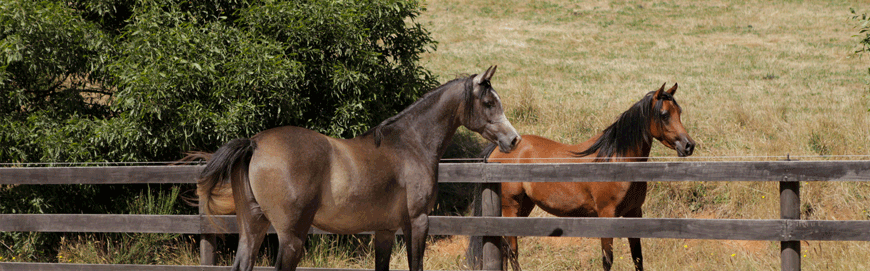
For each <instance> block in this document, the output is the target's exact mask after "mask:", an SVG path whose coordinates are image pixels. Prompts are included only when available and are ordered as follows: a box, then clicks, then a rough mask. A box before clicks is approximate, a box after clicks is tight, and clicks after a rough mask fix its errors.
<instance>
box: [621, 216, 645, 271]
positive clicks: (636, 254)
mask: <svg viewBox="0 0 870 271" xmlns="http://www.w3.org/2000/svg"><path fill="white" fill-rule="evenodd" d="M625 217H638V218H639V217H643V209H641V208H635V209H634V210H631V211H628V213H627V214H626V215H625ZM628 246H629V247H630V248H631V259H632V261H633V262H634V270H638V271H642V270H643V253H642V250H641V246H640V238H628Z"/></svg>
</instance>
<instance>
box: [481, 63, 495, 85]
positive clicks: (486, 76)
mask: <svg viewBox="0 0 870 271" xmlns="http://www.w3.org/2000/svg"><path fill="white" fill-rule="evenodd" d="M496 69H498V65H492V66H489V69H486V72H485V73H484V75H483V80H486V81H489V79H491V78H492V75H494V74H495V70H496Z"/></svg>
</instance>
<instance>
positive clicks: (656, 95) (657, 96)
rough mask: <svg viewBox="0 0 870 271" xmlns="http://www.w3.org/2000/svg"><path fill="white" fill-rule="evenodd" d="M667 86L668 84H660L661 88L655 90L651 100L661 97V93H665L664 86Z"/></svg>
mask: <svg viewBox="0 0 870 271" xmlns="http://www.w3.org/2000/svg"><path fill="white" fill-rule="evenodd" d="M667 84H668V82H665V83H664V84H662V87H660V88H659V90H656V93H655V94H653V98H655V99H658V98H659V97H661V95H662V92H664V91H665V85H667Z"/></svg>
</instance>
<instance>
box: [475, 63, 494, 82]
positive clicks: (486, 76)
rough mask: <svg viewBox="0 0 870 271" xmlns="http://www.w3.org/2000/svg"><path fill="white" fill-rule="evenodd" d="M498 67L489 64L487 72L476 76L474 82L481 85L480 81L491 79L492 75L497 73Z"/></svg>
mask: <svg viewBox="0 0 870 271" xmlns="http://www.w3.org/2000/svg"><path fill="white" fill-rule="evenodd" d="M496 68H498V66H489V68H488V69H486V71H485V72H483V73H481V74H478V75H477V76H475V77H474V84H475V85H480V83H483V82H485V81H489V79H490V78H492V75H493V74H495V69H496Z"/></svg>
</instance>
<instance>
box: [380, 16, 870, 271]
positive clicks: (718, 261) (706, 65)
mask: <svg viewBox="0 0 870 271" xmlns="http://www.w3.org/2000/svg"><path fill="white" fill-rule="evenodd" d="M426 7H427V9H428V10H427V11H426V12H425V13H424V14H423V15H422V16H421V18H420V21H422V22H424V25H425V27H427V29H429V30H430V31H432V33H433V36H434V37H435V39H436V40H438V41H439V45H438V50H437V51H435V52H433V53H430V54H428V55H426V56H425V57H424V65H425V66H426V67H427V68H428V69H430V70H432V71H433V72H435V73H436V74H437V75H439V76H440V78H439V81H445V80H447V79H451V78H454V77H455V76H456V75H457V74H460V73H463V72H468V71H473V70H475V68H476V67H484V66H487V65H490V64H498V65H499V74H498V75H496V76H495V78H494V79H493V80H494V81H493V82H495V83H494V85H495V88H496V89H497V90H498V91H499V93H500V94H501V95H502V97H503V102H504V104H505V108H506V114H507V116H508V117H509V118H510V119H511V121H512V123H513V125H514V126H515V127H516V128H517V130H518V131H519V132H520V134H536V135H541V136H545V137H548V138H551V139H554V140H557V141H561V142H564V143H571V144H577V143H580V142H582V141H584V140H586V139H587V138H589V137H591V136H593V135H594V134H596V133H598V132H600V131H601V130H603V129H604V128H605V127H606V126H607V125H609V124H610V123H611V122H613V120H614V119H615V118H616V117H617V116H618V114H619V113H621V112H622V111H624V110H626V109H627V108H628V106H630V105H631V104H632V103H633V102H635V101H636V99H637V97H639V96H640V95H642V94H643V93H646V92H647V91H651V90H655V89H656V88H657V87H658V86H661V84H662V83H664V82H668V83H669V84H672V83H674V82H677V83H679V84H680V90H679V93H678V94H677V97H678V98H679V101H680V105H681V106H682V107H683V110H684V113H683V116H682V121H683V124H684V125H685V126H686V128H687V129H688V131H689V133H690V134H691V136H692V137H693V138H694V139H695V141H697V143H698V146H697V148H696V151H695V154H694V156H692V157H691V158H689V159H690V160H693V161H696V160H703V161H723V160H724V161H735V160H736V161H745V160H776V159H783V158H785V156H786V155H787V154H789V155H791V156H793V157H794V156H800V157H799V158H798V159H801V160H817V159H842V158H832V157H820V155H867V154H868V153H870V114H868V111H867V109H868V108H870V98H868V87H867V81H868V76H867V68H868V66H870V61H868V60H867V57H868V56H860V55H856V54H854V53H853V52H854V51H855V50H856V49H858V48H859V47H858V45H857V40H858V39H857V38H855V37H853V35H856V34H857V30H856V28H855V25H856V22H855V21H853V20H851V16H852V14H851V13H850V12H849V8H850V7H852V8H855V9H856V10H857V12H859V13H861V12H867V10H865V9H866V7H862V6H855V5H854V2H845V1H835V2H830V1H701V2H698V1H471V2H469V1H427V2H426ZM481 49H484V51H487V52H488V53H487V54H481V53H479V50H481ZM460 60H463V61H460ZM469 60H471V61H469ZM462 63H465V64H462ZM475 63H477V64H475ZM466 65H467V66H466ZM651 156H653V157H675V156H676V154H675V152H674V151H672V150H670V149H667V148H665V147H664V146H662V145H661V144H660V143H655V144H653V150H652V154H651ZM774 156H776V157H774ZM851 159H866V157H861V158H855V157H853V158H851ZM669 160H677V159H675V158H659V159H653V160H652V161H669ZM867 195H870V185H868V184H865V183H850V182H843V183H812V182H810V183H805V184H802V188H801V199H802V202H803V206H802V208H801V209H802V210H801V211H802V218H803V219H822V220H824V219H843V220H866V219H868V218H870V214H868V210H870V207H867V206H870V204H868V203H870V200H868V199H867ZM778 200H779V197H778V188H777V185H776V184H775V183H724V182H722V183H717V182H708V183H702V182H694V183H692V182H674V183H651V184H650V188H649V192H648V197H647V201H646V203H645V204H644V216H645V217H655V218H741V219H748V218H755V219H774V218H778V217H779V208H778V205H777V204H778ZM532 216H533V217H534V216H549V215H546V214H545V213H544V212H542V211H540V210H539V209H536V210H535V211H534V212H533V213H532ZM519 242H520V259H521V264H522V266H523V267H524V268H525V269H526V270H596V269H597V268H600V252H599V251H598V250H599V246H600V245H599V242H598V240H597V239H595V238H556V237H553V238H541V237H521V238H520V241H519ZM643 242H644V243H643V246H644V255H645V257H644V260H645V266H646V267H647V268H648V269H650V270H668V269H672V268H674V267H679V268H680V269H686V270H708V269H720V268H722V269H725V270H776V269H778V268H779V267H778V266H779V260H778V259H779V258H778V257H779V244H778V243H777V242H768V241H712V240H680V239H644V241H643ZM464 248H465V240H464V237H454V238H451V239H448V240H438V241H436V242H434V243H431V244H430V245H429V249H428V251H427V252H426V268H431V269H460V268H462V267H461V262H462V261H461V258H462V257H463V256H464V254H463V250H464ZM802 249H803V250H804V251H802V252H801V256H802V257H803V258H802V260H803V262H802V263H803V267H804V269H805V270H826V269H842V270H857V269H866V268H867V267H868V266H870V263H867V262H866V261H865V260H863V259H867V258H868V256H870V244H868V243H866V242H804V243H803V244H802ZM614 255H616V259H615V263H614V269H615V270H630V269H632V268H633V266H632V265H631V262H630V260H628V259H629V257H628V255H629V250H628V242H627V241H626V239H624V238H623V239H617V240H616V241H615V243H614ZM620 257H622V259H620ZM396 260H399V261H403V259H402V257H394V261H396ZM394 266H395V267H401V266H405V264H404V263H394Z"/></svg>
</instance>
